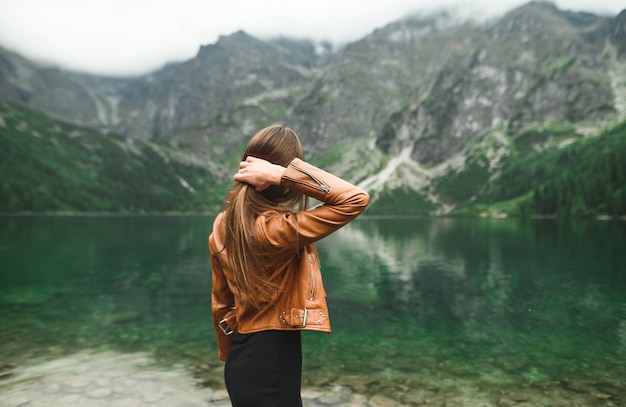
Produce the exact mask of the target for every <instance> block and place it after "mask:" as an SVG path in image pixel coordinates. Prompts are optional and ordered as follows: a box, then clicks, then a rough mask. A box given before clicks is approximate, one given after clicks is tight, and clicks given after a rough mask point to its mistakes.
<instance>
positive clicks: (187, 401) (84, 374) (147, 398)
mask: <svg viewBox="0 0 626 407" xmlns="http://www.w3.org/2000/svg"><path fill="white" fill-rule="evenodd" d="M302 400H303V404H304V406H305V407H338V406H342V407H346V406H354V407H356V406H358V407H382V406H379V405H377V404H376V403H373V402H371V401H370V400H368V399H367V398H366V397H365V396H363V395H360V394H357V393H354V392H352V391H351V390H350V389H349V388H347V387H344V386H338V385H336V386H332V387H329V388H324V389H320V388H303V389H302ZM230 405H231V404H230V401H229V399H228V393H227V392H226V390H225V389H210V388H201V387H197V386H195V385H194V379H193V377H192V376H191V374H190V373H189V372H187V371H185V370H184V369H182V368H180V369H170V370H163V369H160V368H158V367H156V366H155V365H154V364H153V363H152V361H151V359H150V357H149V356H148V355H147V354H144V353H136V354H119V353H115V352H101V353H92V352H87V351H84V352H79V353H76V354H74V355H71V356H67V357H63V358H61V359H56V360H52V361H46V362H41V363H39V364H35V365H30V366H22V367H19V368H16V369H15V370H14V371H13V374H11V375H10V376H9V377H8V378H6V379H3V380H2V381H0V406H2V407H148V406H150V407H171V406H179V407H230Z"/></svg>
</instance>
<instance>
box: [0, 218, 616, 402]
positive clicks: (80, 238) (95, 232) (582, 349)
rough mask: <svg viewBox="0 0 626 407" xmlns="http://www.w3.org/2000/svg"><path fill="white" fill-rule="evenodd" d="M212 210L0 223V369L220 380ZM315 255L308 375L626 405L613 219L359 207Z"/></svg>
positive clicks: (374, 387) (395, 387)
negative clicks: (134, 371)
mask: <svg viewBox="0 0 626 407" xmlns="http://www.w3.org/2000/svg"><path fill="white" fill-rule="evenodd" d="M212 220H213V219H212V217H209V216H155V217H151V216H136V217H132V216H128V217H127V216H111V217H95V216H94V217H90V216H67V217H64V216H50V217H48V216H4V217H0V366H1V365H2V363H11V364H16V363H17V364H19V363H27V362H28V361H29V360H34V359H35V358H42V357H54V356H55V355H61V354H67V353H71V352H74V351H77V350H82V349H94V350H111V349H113V350H118V351H123V352H127V351H129V352H130V351H133V352H134V351H147V352H150V353H152V354H153V355H154V356H155V358H157V359H158V360H161V361H163V362H164V363H179V364H185V365H189V366H190V367H191V368H192V369H194V371H195V372H196V373H197V374H198V375H200V376H202V377H204V378H205V379H204V380H205V384H207V385H211V386H219V385H220V382H219V378H215V377H213V378H211V377H210V374H208V373H207V372H210V371H214V370H216V369H219V366H221V362H219V361H217V359H216V347H215V343H214V340H215V339H214V338H215V333H214V332H213V328H212V325H211V316H210V290H211V281H210V273H211V270H210V264H209V256H208V251H207V244H206V242H207V237H208V234H209V233H210V227H211V223H212ZM318 249H319V252H320V258H321V263H322V272H323V275H324V283H325V287H326V291H327V294H328V297H329V298H328V299H329V305H330V312H331V322H332V328H333V333H332V334H330V335H327V334H321V333H314V332H307V333H305V334H304V335H303V351H304V381H305V385H307V384H311V385H319V386H322V385H326V384H328V383H332V382H342V383H344V384H346V385H350V386H351V387H352V388H354V389H355V390H357V391H360V392H364V393H369V394H375V393H380V394H385V395H387V396H389V397H393V395H394V394H399V392H403V391H404V392H406V391H410V390H411V389H413V390H415V389H430V391H431V393H432V394H434V393H442V392H445V391H447V389H455V391H457V392H458V388H459V387H463V388H464V389H466V390H465V393H467V392H469V393H470V394H471V392H472V391H474V392H476V393H478V392H481V393H485V392H487V393H489V392H495V393H498V392H499V394H501V393H502V392H507V394H509V393H510V392H511V391H519V390H520V389H533V388H534V389H541V391H542V392H544V393H545V392H546V391H552V392H555V391H559V392H571V393H572V394H584V395H586V396H589V397H590V400H592V401H593V402H594V403H595V402H597V403H605V404H597V405H611V404H610V403H613V404H612V405H620V404H619V403H620V402H626V379H625V377H626V223H625V222H623V221H592V220H572V221H557V220H526V221H522V220H517V219H461V218H396V217H388V218H387V217H367V216H364V217H361V218H359V219H357V220H356V221H354V222H353V223H351V224H350V225H348V226H346V227H345V228H343V229H341V230H340V231H339V232H337V233H336V234H334V235H331V236H329V237H328V238H326V239H325V240H323V241H321V242H319V243H318ZM0 383H1V382H0ZM415 391H417V390H415ZM420 391H421V390H420ZM424 391H426V390H424ZM421 394H422V395H423V394H424V393H423V392H422V393H421ZM432 394H431V395H432ZM424 397H425V396H424ZM494 397H495V396H494ZM524 397H526V398H528V397H527V396H521V397H520V398H521V401H524ZM606 403H609V404H606ZM431 404H432V403H431ZM416 405H417V404H416ZM581 405H585V404H581ZM589 405H595V404H589Z"/></svg>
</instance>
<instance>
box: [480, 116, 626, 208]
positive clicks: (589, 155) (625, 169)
mask: <svg viewBox="0 0 626 407" xmlns="http://www.w3.org/2000/svg"><path fill="white" fill-rule="evenodd" d="M511 200H517V202H516V206H514V208H515V211H517V212H518V213H519V214H527V215H558V216H570V215H572V216H594V215H609V216H625V215H626V122H623V123H621V124H620V125H618V126H616V127H614V128H612V129H610V130H607V131H606V132H604V133H602V134H600V135H597V136H593V137H587V138H584V139H582V140H580V141H577V142H575V143H573V144H570V145H567V146H565V147H562V148H553V149H548V150H545V151H541V152H534V153H526V154H518V155H514V156H513V157H511V158H509V159H508V160H507V161H506V163H505V165H504V166H503V168H502V169H501V171H500V173H499V176H497V177H496V178H495V179H494V180H492V181H491V183H490V184H489V186H488V187H487V188H486V189H485V192H484V193H482V194H481V195H479V196H478V198H477V199H476V203H477V204H478V205H477V206H480V205H481V204H483V205H484V204H487V205H494V204H497V203H499V202H504V201H511Z"/></svg>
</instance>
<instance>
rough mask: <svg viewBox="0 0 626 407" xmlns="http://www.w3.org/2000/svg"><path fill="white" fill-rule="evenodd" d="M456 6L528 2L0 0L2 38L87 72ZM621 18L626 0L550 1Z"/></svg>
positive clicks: (126, 70) (343, 37)
mask: <svg viewBox="0 0 626 407" xmlns="http://www.w3.org/2000/svg"><path fill="white" fill-rule="evenodd" d="M433 3H436V5H437V7H441V6H451V7H454V8H455V9H457V10H459V9H460V10H462V13H463V14H464V15H473V16H479V17H481V18H489V17H494V16H498V15H501V14H503V13H504V12H506V11H508V10H510V9H512V8H514V7H517V6H520V5H522V4H524V3H527V1H525V0H522V1H520V0H498V1H494V0H438V1H432V0H365V1H364V0H313V1H303V0H300V1H299V0H222V1H214V0H0V45H1V46H3V47H5V48H8V49H10V50H12V51H16V52H18V53H19V54H21V55H23V56H25V57H27V58H29V59H33V60H37V61H40V62H45V63H49V64H54V65H58V66H61V67H63V68H66V69H73V70H78V71H84V72H91V73H98V74H110V75H133V74H140V73H145V72H148V71H150V70H154V69H157V68H160V67H161V66H163V65H164V64H165V63H167V62H170V61H183V60H187V59H190V58H193V57H194V56H195V55H196V53H197V51H198V49H199V47H200V46H201V45H207V44H213V43H215V42H216V41H217V39H218V37H219V36H220V35H229V34H232V33H233V32H235V31H238V30H244V31H246V32H247V33H248V34H250V35H253V36H255V37H257V38H261V39H264V38H270V37H275V36H280V35H283V36H289V37H294V38H310V39H313V40H328V41H331V42H333V43H335V44H338V45H340V44H343V43H346V42H350V41H354V40H358V39H360V38H362V37H363V36H365V35H367V34H369V33H371V32H372V31H373V30H374V29H376V28H380V27H383V26H385V25H386V24H388V23H390V22H393V21H396V20H398V19H400V18H403V17H405V16H407V15H409V14H415V13H419V12H422V13H424V12H428V11H431V10H432V9H433V7H434V6H433ZM553 3H555V4H556V5H557V7H559V8H561V9H564V10H573V11H588V12H593V13H597V14H602V15H610V16H616V15H617V14H618V13H619V12H620V11H621V10H623V9H625V8H626V2H625V0H561V1H554V2H553Z"/></svg>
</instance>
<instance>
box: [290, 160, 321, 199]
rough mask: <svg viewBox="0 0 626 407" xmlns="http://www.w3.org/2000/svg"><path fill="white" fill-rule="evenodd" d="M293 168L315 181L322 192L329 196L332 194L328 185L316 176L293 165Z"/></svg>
mask: <svg viewBox="0 0 626 407" xmlns="http://www.w3.org/2000/svg"><path fill="white" fill-rule="evenodd" d="M291 167H292V168H293V169H295V170H297V171H300V172H301V173H303V174H305V175H307V176H309V177H310V178H311V179H312V180H313V181H315V182H316V183H317V185H319V187H320V188H321V189H322V191H324V192H326V193H327V194H330V188H328V187H327V186H326V184H324V183H323V182H322V181H320V180H319V179H318V178H317V177H316V176H314V175H313V174H311V173H310V172H308V171H307V170H303V169H302V168H300V167H297V166H295V165H293V164H291Z"/></svg>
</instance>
